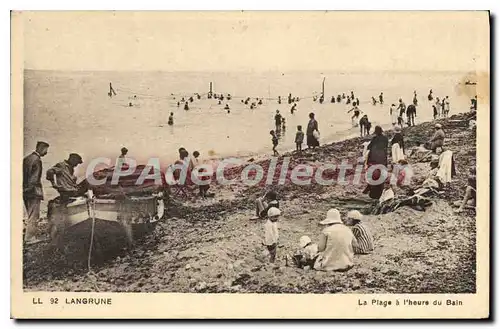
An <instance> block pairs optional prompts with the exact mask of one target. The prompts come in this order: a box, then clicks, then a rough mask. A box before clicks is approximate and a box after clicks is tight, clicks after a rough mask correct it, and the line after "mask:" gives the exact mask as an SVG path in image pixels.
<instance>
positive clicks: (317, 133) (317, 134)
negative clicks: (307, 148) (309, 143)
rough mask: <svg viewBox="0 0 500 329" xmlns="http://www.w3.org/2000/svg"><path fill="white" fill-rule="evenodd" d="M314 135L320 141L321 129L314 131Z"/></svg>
mask: <svg viewBox="0 0 500 329" xmlns="http://www.w3.org/2000/svg"><path fill="white" fill-rule="evenodd" d="M313 137H314V138H315V139H316V140H317V141H319V137H320V135H319V131H317V130H315V131H313Z"/></svg>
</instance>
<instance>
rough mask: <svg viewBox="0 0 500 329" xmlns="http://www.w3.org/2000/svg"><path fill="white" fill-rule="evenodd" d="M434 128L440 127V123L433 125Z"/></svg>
mask: <svg viewBox="0 0 500 329" xmlns="http://www.w3.org/2000/svg"><path fill="white" fill-rule="evenodd" d="M434 127H435V128H441V127H442V126H441V124H440V123H436V125H435V126H434Z"/></svg>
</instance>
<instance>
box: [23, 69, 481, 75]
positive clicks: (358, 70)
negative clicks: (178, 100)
mask: <svg viewBox="0 0 500 329" xmlns="http://www.w3.org/2000/svg"><path fill="white" fill-rule="evenodd" d="M23 71H36V72H71V73H73V72H74V73H78V72H82V73H83V72H89V73H94V72H103V73H104V72H164V73H226V72H241V73H266V72H269V73H281V74H285V73H295V72H311V73H318V74H323V72H328V73H385V72H388V73H422V72H426V73H464V72H467V73H475V72H478V71H476V70H382V69H381V70H361V69H355V70H338V69H329V70H318V69H312V70H306V69H296V70H275V69H269V70H254V69H234V70H210V71H208V70H166V69H143V70H141V69H128V70H111V69H106V70H102V69H34V68H24V69H23Z"/></svg>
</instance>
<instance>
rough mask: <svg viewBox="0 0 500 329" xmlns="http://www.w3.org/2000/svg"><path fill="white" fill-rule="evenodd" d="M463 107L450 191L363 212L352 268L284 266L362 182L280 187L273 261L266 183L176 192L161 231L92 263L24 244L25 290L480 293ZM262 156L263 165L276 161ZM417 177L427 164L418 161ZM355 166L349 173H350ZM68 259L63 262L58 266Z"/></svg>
mask: <svg viewBox="0 0 500 329" xmlns="http://www.w3.org/2000/svg"><path fill="white" fill-rule="evenodd" d="M463 117H464V116H463V115H455V116H452V117H451V118H450V119H442V120H438V122H440V123H442V124H443V127H444V130H445V132H446V134H447V140H446V142H445V147H446V148H447V149H449V150H451V151H453V152H454V154H455V159H456V165H457V170H458V173H457V176H456V177H455V178H454V179H453V182H452V183H451V184H450V186H448V187H446V188H445V191H446V193H444V194H443V195H441V196H439V197H436V198H433V199H432V201H433V205H432V206H431V207H430V208H428V209H427V210H426V211H425V212H419V211H416V210H413V209H411V208H409V207H403V208H400V209H397V210H396V211H395V212H392V213H389V214H385V215H377V216H373V215H366V216H364V222H365V224H366V226H367V227H368V228H369V229H370V230H371V232H372V234H373V235H374V240H375V251H374V252H373V254H371V255H356V256H355V266H354V268H353V269H351V270H350V271H348V272H347V273H332V272H328V273H326V272H317V271H314V270H302V269H297V268H293V267H287V266H285V265H286V264H285V261H284V255H286V254H291V253H293V252H294V251H295V250H296V248H297V242H298V240H299V237H300V236H302V235H309V236H310V237H311V238H312V239H313V241H317V239H318V236H319V233H320V231H321V227H319V226H318V222H319V221H320V220H322V219H323V218H324V216H325V214H326V212H327V210H328V209H330V208H332V207H337V208H338V209H339V210H340V211H341V213H342V214H343V215H345V213H346V212H347V211H348V210H351V209H363V208H364V207H367V206H369V205H370V202H371V201H370V200H369V199H367V198H366V197H365V196H363V195H362V193H361V191H362V189H363V186H352V185H348V186H339V185H332V186H321V185H317V184H314V185H310V186H296V185H293V184H285V185H284V186H277V187H276V189H277V191H278V195H279V197H280V203H281V205H280V206H281V209H282V210H283V215H282V217H281V218H280V222H279V224H280V239H279V241H280V246H279V248H278V256H277V261H276V263H275V264H269V263H268V262H267V257H266V256H265V255H264V254H263V252H264V249H265V248H264V247H263V246H262V245H261V242H262V240H263V222H262V221H260V220H256V221H252V220H250V218H251V217H253V215H254V200H255V198H256V197H257V196H260V195H262V188H261V187H259V186H254V187H247V186H243V185H237V186H229V187H228V186H226V187H224V186H213V187H212V191H213V192H215V193H216V197H215V198H213V199H206V200H195V201H191V200H190V201H187V200H182V199H176V198H174V199H172V200H171V203H170V204H169V206H168V216H167V218H166V220H165V221H163V222H160V223H159V224H158V225H157V227H156V230H155V231H154V232H153V234H151V235H150V236H148V237H147V238H145V239H144V240H142V241H139V242H137V244H136V246H135V247H134V248H132V249H131V250H129V251H124V252H122V253H121V255H120V256H119V257H118V258H114V259H112V260H110V261H107V262H104V263H101V264H95V265H94V267H93V271H94V272H93V273H91V274H87V270H86V267H85V264H86V263H85V262H84V264H78V263H74V264H68V263H66V261H65V258H64V257H61V255H59V254H57V255H56V254H53V253H50V252H49V251H47V246H46V245H43V244H41V245H37V246H36V247H30V248H26V249H25V251H24V288H25V289H26V290H33V291H39V290H43V291H121V292H253V293H255V292H260V293H263V292H270V293H283V292H286V293H351V292H355V293H374V292H379V293H424V292H425V293H473V292H475V291H476V284H475V282H476V281H475V279H476V276H475V268H476V251H475V237H476V225H475V211H474V210H467V211H466V212H464V213H462V214H459V215H457V214H455V213H454V212H453V208H452V206H451V204H452V203H453V202H455V201H457V200H461V199H462V197H463V193H464V190H465V187H466V184H467V176H468V169H469V167H471V166H475V164H476V132H475V130H470V129H467V128H464V127H460V126H457V125H455V124H454V121H453V120H460V119H462V118H463ZM433 125H434V123H433V122H427V123H422V124H420V125H417V126H415V127H409V128H404V129H403V133H404V135H405V139H406V141H407V142H405V143H407V145H408V146H411V144H412V141H415V140H420V139H427V138H429V136H430V134H431V133H432V130H433V129H432V127H433ZM361 143H362V139H361V138H352V139H347V140H345V141H340V142H335V143H331V144H327V145H323V146H321V147H320V148H318V149H316V150H315V151H306V152H303V153H302V154H300V155H299V154H291V157H292V161H293V162H294V163H303V164H311V163H314V164H316V165H317V164H321V163H326V162H331V161H332V158H333V159H335V160H340V159H353V160H352V161H354V159H357V157H358V154H359V151H360V144H361ZM255 162H257V163H259V164H261V165H262V166H263V167H265V166H266V165H268V163H269V159H259V160H256V161H255ZM412 165H413V169H414V171H415V174H416V176H422V175H425V174H426V172H428V170H429V169H430V168H429V165H428V163H417V164H413V163H412ZM351 174H352V173H351ZM63 264H64V267H62V266H61V265H63Z"/></svg>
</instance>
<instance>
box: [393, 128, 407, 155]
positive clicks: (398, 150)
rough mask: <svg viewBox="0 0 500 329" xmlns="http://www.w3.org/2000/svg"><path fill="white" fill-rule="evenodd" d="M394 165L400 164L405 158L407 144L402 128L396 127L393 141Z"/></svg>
mask: <svg viewBox="0 0 500 329" xmlns="http://www.w3.org/2000/svg"><path fill="white" fill-rule="evenodd" d="M391 155H392V163H398V161H399V160H402V159H404V158H405V143H404V138H403V134H402V133H401V127H400V126H398V125H397V126H394V136H393V137H392V139H391Z"/></svg>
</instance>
